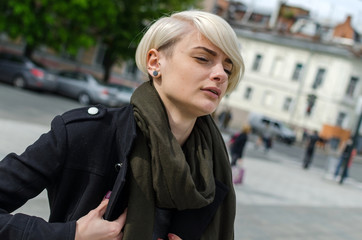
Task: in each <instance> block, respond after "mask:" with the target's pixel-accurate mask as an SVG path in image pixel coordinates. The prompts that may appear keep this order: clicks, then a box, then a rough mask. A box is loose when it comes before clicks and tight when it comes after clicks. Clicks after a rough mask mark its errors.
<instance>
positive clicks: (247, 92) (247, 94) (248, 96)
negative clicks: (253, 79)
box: [244, 87, 253, 100]
mask: <svg viewBox="0 0 362 240" xmlns="http://www.w3.org/2000/svg"><path fill="white" fill-rule="evenodd" d="M252 94H253V89H252V88H251V87H247V88H246V89H245V92H244V99H246V100H250V99H251V97H252Z"/></svg>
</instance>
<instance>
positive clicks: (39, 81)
mask: <svg viewBox="0 0 362 240" xmlns="http://www.w3.org/2000/svg"><path fill="white" fill-rule="evenodd" d="M0 80H2V81H4V82H7V83H10V84H12V85H14V86H15V87H18V88H29V89H35V90H45V91H55V90H56V88H57V81H56V75H55V74H54V73H52V72H50V71H49V70H48V69H46V68H45V66H43V65H42V64H40V63H38V62H36V61H34V60H31V59H29V58H27V57H24V56H20V55H15V54H11V53H4V52H2V53H0Z"/></svg>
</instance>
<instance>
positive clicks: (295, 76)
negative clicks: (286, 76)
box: [292, 63, 303, 81]
mask: <svg viewBox="0 0 362 240" xmlns="http://www.w3.org/2000/svg"><path fill="white" fill-rule="evenodd" d="M302 70H303V64H301V63H297V64H296V65H295V68H294V72H293V76H292V80H295V81H298V80H299V79H300V76H301V73H302Z"/></svg>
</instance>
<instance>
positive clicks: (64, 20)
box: [0, 0, 200, 71]
mask: <svg viewBox="0 0 362 240" xmlns="http://www.w3.org/2000/svg"><path fill="white" fill-rule="evenodd" d="M198 1H200V0H151V1H150V0H68V1H61V0H6V1H0V32H6V33H7V34H8V35H9V36H10V37H12V38H18V37H22V38H23V39H24V40H25V42H26V43H27V47H29V49H28V50H29V51H30V54H31V52H32V50H33V49H35V48H36V47H37V46H39V45H46V46H48V47H50V48H53V49H54V50H58V51H59V50H63V51H66V52H68V53H69V54H73V55H74V54H76V52H77V50H78V49H79V48H88V47H91V46H94V45H95V44H96V42H97V41H102V42H103V43H104V44H105V45H106V46H107V52H106V55H105V61H104V68H105V69H106V71H107V69H108V70H109V69H110V67H111V66H112V65H113V64H114V63H115V62H116V61H118V60H128V59H132V58H133V56H134V53H135V48H136V46H137V44H138V41H139V39H140V33H141V32H142V30H143V29H144V28H145V24H146V23H149V22H151V21H152V20H154V19H157V18H159V17H160V16H162V15H164V14H165V13H169V12H173V11H179V10H184V9H187V8H190V7H196V6H197V5H196V4H197V2H198Z"/></svg>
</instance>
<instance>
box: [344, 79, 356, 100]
mask: <svg viewBox="0 0 362 240" xmlns="http://www.w3.org/2000/svg"><path fill="white" fill-rule="evenodd" d="M357 84H358V77H353V76H352V77H351V78H350V79H349V83H348V86H347V91H346V96H348V97H353V96H354V92H355V90H356V87H357Z"/></svg>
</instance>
